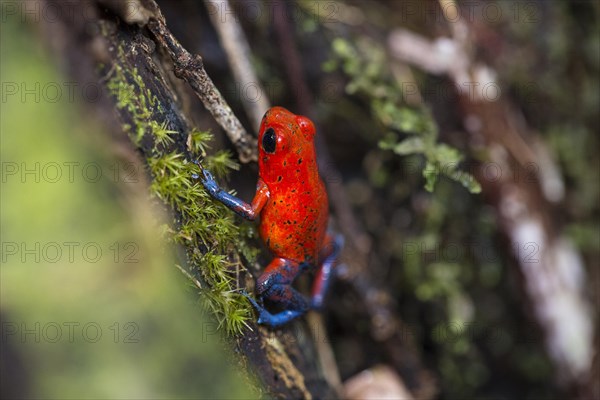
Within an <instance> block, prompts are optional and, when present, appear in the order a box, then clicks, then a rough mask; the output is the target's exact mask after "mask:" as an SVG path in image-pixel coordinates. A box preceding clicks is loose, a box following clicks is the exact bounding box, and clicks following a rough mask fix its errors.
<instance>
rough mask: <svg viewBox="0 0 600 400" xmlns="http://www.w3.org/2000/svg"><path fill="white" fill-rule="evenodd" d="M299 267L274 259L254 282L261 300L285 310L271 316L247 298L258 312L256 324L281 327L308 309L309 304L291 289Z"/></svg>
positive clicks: (286, 261) (263, 308) (289, 262)
mask: <svg viewBox="0 0 600 400" xmlns="http://www.w3.org/2000/svg"><path fill="white" fill-rule="evenodd" d="M301 268H302V267H301V266H300V265H299V264H298V263H297V262H294V261H290V260H286V259H285V258H275V259H273V261H271V263H270V264H269V265H268V266H267V268H266V269H265V272H263V274H262V275H261V276H260V277H259V278H258V279H257V281H256V291H257V292H258V295H259V296H260V297H261V298H262V299H268V300H270V301H273V302H276V303H279V304H281V305H282V306H283V307H284V308H285V310H284V311H281V312H278V313H275V314H272V313H270V312H269V311H267V310H266V309H265V307H263V306H261V305H260V304H258V303H257V302H256V301H255V300H254V299H252V298H251V297H249V296H246V297H248V299H249V300H250V301H251V302H252V305H253V306H254V308H256V310H257V311H258V323H259V324H265V325H269V326H279V325H283V324H285V323H287V322H289V321H291V320H293V319H294V318H297V317H299V316H301V315H303V314H304V313H306V311H308V310H309V309H310V302H309V301H308V300H307V299H306V298H305V297H304V296H303V295H302V294H300V293H299V292H298V291H296V290H295V289H294V288H293V287H292V282H293V281H294V279H295V278H296V276H297V275H298V273H300V270H301Z"/></svg>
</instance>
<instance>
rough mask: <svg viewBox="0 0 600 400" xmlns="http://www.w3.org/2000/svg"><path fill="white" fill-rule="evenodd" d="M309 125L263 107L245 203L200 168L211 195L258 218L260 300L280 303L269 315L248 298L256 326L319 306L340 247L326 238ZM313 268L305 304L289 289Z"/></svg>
mask: <svg viewBox="0 0 600 400" xmlns="http://www.w3.org/2000/svg"><path fill="white" fill-rule="evenodd" d="M314 136H315V126H314V124H313V123H312V122H311V121H310V120H309V119H308V118H306V117H303V116H299V115H295V114H293V113H291V112H290V111H288V110H286V109H285V108H282V107H273V108H271V109H269V110H268V111H267V112H266V114H265V116H264V117H263V119H262V122H261V126H260V130H259V135H258V148H259V152H258V153H259V160H258V171H259V172H258V182H257V185H256V195H255V196H254V199H253V200H252V203H251V204H248V203H246V202H244V201H242V200H240V199H238V198H237V197H235V196H233V195H231V194H229V193H227V192H226V191H224V190H222V189H221V188H220V187H219V186H218V185H217V183H216V182H215V181H214V178H213V177H212V175H211V174H210V173H209V172H208V171H206V170H204V169H203V170H202V172H203V177H202V179H201V181H202V184H203V185H204V187H205V188H206V189H207V190H208V192H209V193H210V194H211V196H212V197H213V198H215V199H217V200H219V201H221V202H222V203H223V204H225V205H226V206H228V207H229V208H230V209H232V210H233V211H235V212H236V213H237V214H239V215H241V216H242V217H244V218H247V219H249V220H254V219H255V218H256V217H257V216H258V215H260V224H259V233H260V236H261V238H262V239H263V241H264V242H265V244H266V245H267V247H268V248H269V250H270V251H271V252H272V253H273V256H274V258H273V260H272V261H271V262H270V263H269V265H268V266H267V268H266V269H265V271H264V272H263V273H262V274H261V276H260V277H259V278H258V279H257V283H256V290H257V292H258V294H259V296H260V298H261V300H262V299H268V300H270V301H273V302H277V303H280V304H282V305H283V307H284V309H285V310H284V311H282V312H279V313H277V314H271V313H270V312H268V311H267V310H266V309H265V308H264V307H263V306H261V305H259V304H258V303H257V302H256V301H254V300H253V299H252V298H250V297H249V299H250V300H251V302H252V303H253V305H254V306H255V308H256V309H257V310H258V312H259V319H258V322H259V323H264V324H267V325H271V326H277V325H281V324H283V323H286V322H288V321H289V320H291V319H293V318H296V317H298V316H300V315H302V314H303V313H305V312H306V311H307V310H309V309H311V308H320V307H321V305H322V303H323V298H324V295H325V292H326V290H327V286H328V281H329V278H330V276H331V272H332V270H333V267H334V265H335V262H336V260H337V256H338V254H339V251H340V249H341V246H342V240H341V237H340V236H337V237H336V238H335V239H334V238H333V237H332V236H331V235H329V234H327V223H328V218H329V213H328V210H329V201H328V198H327V192H326V190H325V185H324V184H323V181H322V180H321V177H320V176H319V171H318V166H317V159H316V152H315V145H314ZM311 268H316V269H317V276H316V278H315V281H314V284H313V293H312V298H311V300H310V301H309V300H307V299H306V298H305V297H304V296H302V295H301V294H300V293H298V292H297V291H296V290H295V289H293V288H292V286H291V284H292V282H293V280H294V279H295V277H296V276H297V275H298V274H299V273H300V272H302V271H303V270H305V269H311Z"/></svg>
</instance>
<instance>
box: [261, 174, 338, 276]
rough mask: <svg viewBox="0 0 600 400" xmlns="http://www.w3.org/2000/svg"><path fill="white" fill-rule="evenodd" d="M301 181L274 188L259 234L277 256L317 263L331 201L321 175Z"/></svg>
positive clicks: (264, 210) (262, 214)
mask: <svg viewBox="0 0 600 400" xmlns="http://www.w3.org/2000/svg"><path fill="white" fill-rule="evenodd" d="M300 183H301V181H299V182H297V184H296V185H291V186H288V187H280V188H276V189H275V190H273V191H272V192H271V198H270V199H269V201H268V203H267V204H266V206H265V208H264V209H263V212H262V213H261V224H260V235H261V237H262V239H263V240H264V242H265V243H266V245H267V247H269V250H271V252H272V253H273V255H274V256H276V257H283V258H287V259H291V260H294V261H297V262H308V263H310V264H314V263H315V262H316V260H317V256H318V253H319V251H320V249H321V246H322V245H323V240H324V238H325V233H326V230H327V221H328V217H329V215H328V214H329V213H328V211H329V210H328V203H329V202H328V199H327V192H326V191H325V186H324V185H323V182H322V181H321V179H320V178H319V177H318V176H317V179H316V181H315V182H310V185H306V181H305V184H304V185H302V184H300Z"/></svg>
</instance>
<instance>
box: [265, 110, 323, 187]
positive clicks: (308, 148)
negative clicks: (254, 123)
mask: <svg viewBox="0 0 600 400" xmlns="http://www.w3.org/2000/svg"><path fill="white" fill-rule="evenodd" d="M314 136H315V126H314V124H313V123H312V121H311V120H310V119H308V118H306V117H303V116H301V115H296V114H294V113H291V112H290V111H288V110H286V109H285V108H283V107H273V108H271V109H269V110H268V111H267V112H266V113H265V116H264V117H263V119H262V122H261V124H260V131H259V134H258V153H259V160H258V167H259V173H260V176H261V178H262V179H263V180H264V181H265V182H266V183H267V184H277V183H281V182H282V181H283V180H284V179H285V178H286V177H287V178H290V179H292V178H294V177H296V178H298V179H300V175H302V174H303V173H305V172H306V171H307V169H310V168H314V169H315V170H316V158H315V146H314Z"/></svg>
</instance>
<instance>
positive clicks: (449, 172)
mask: <svg viewBox="0 0 600 400" xmlns="http://www.w3.org/2000/svg"><path fill="white" fill-rule="evenodd" d="M331 47H332V54H333V57H332V58H330V59H329V60H328V61H327V62H325V64H324V65H323V69H324V70H325V71H326V72H332V71H334V70H336V69H337V68H341V69H342V70H343V71H344V73H345V74H346V75H347V76H348V77H349V82H348V83H347V84H346V93H348V94H350V95H355V96H362V97H365V98H366V101H367V102H368V103H369V105H370V107H371V113H372V117H373V118H374V119H375V120H376V121H378V122H379V123H380V124H381V125H382V128H383V129H382V130H383V131H385V134H384V137H383V138H382V139H381V141H380V143H379V145H380V147H381V148H382V149H387V150H392V151H393V152H394V153H396V154H398V155H400V156H407V155H411V154H419V155H423V156H424V157H425V164H424V166H423V169H422V173H423V177H424V178H425V189H427V191H429V192H432V191H433V189H434V187H435V183H436V181H437V179H438V177H439V176H440V174H442V175H445V176H447V177H448V178H450V179H452V180H455V181H457V182H460V183H461V184H462V185H463V186H464V187H466V188H467V189H468V190H469V191H470V192H471V193H479V192H481V186H480V185H479V183H478V182H477V181H476V180H475V179H474V178H473V176H471V174H469V173H468V172H466V171H462V170H460V168H459V166H460V162H461V161H462V160H463V156H462V155H461V153H460V152H459V151H458V150H456V149H454V148H452V147H450V146H448V145H447V144H444V143H437V139H438V127H437V124H436V123H435V121H434V119H433V117H432V115H431V113H430V112H429V111H428V110H427V109H426V108H425V107H421V108H416V107H410V106H408V105H407V104H406V103H405V102H403V100H402V99H403V96H404V94H403V90H402V87H401V86H400V85H399V84H398V82H397V81H396V80H395V79H394V77H393V76H392V73H391V71H390V70H389V69H388V68H389V67H388V66H389V65H390V62H389V60H388V59H387V56H386V53H385V51H384V48H383V46H382V45H381V44H380V43H378V42H376V41H374V40H372V39H370V38H368V37H366V36H361V37H359V38H357V40H356V41H355V42H354V44H353V43H351V42H350V41H348V40H345V39H342V38H336V39H334V40H333V42H332V43H331ZM407 135H408V137H407Z"/></svg>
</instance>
